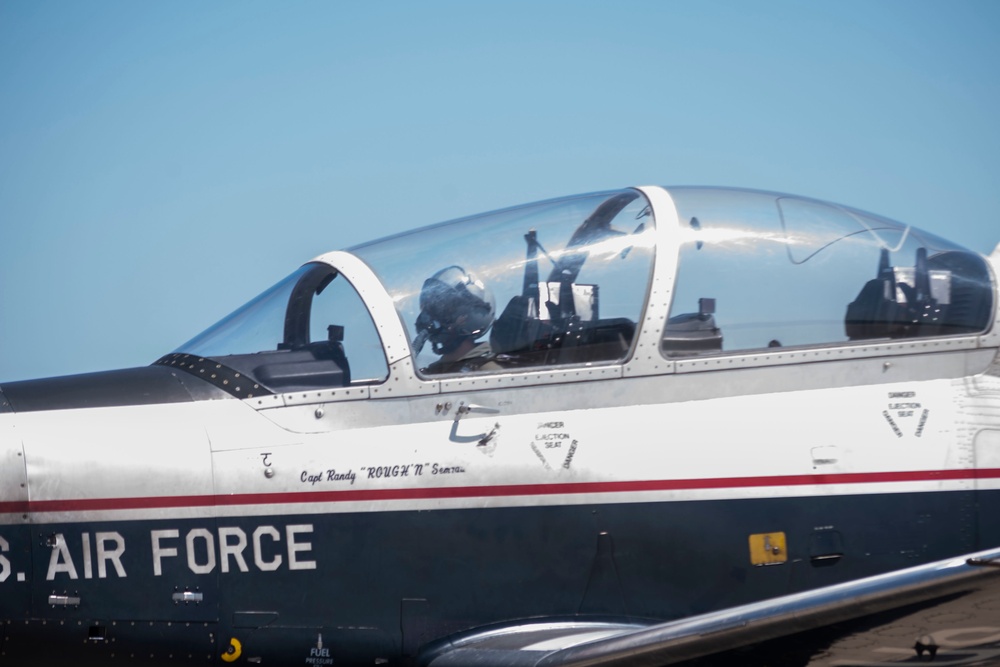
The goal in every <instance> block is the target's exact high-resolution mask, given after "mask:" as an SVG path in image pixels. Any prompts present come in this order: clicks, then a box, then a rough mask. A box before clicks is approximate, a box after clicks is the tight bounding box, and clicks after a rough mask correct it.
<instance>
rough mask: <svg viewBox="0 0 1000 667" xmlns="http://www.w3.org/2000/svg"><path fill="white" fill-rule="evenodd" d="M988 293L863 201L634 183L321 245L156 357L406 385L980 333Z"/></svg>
mask: <svg viewBox="0 0 1000 667" xmlns="http://www.w3.org/2000/svg"><path fill="white" fill-rule="evenodd" d="M994 294H995V291H994V287H993V281H992V277H991V273H990V270H989V267H988V265H987V263H986V261H985V260H984V259H983V258H982V257H981V256H979V255H976V254H974V253H971V252H969V251H966V250H963V249H962V248H959V247H957V246H955V245H954V244H951V243H949V242H947V241H944V240H942V239H940V238H937V237H935V236H933V235H930V234H926V233H924V232H921V231H919V230H916V229H913V228H912V227H909V226H906V225H903V224H900V223H897V222H894V221H891V220H887V219H884V218H880V217H878V216H874V215H871V214H868V213H864V212H861V211H857V210H854V209H850V208H846V207H842V206H838V205H834V204H828V203H824V202H819V201H815V200H810V199H803V198H799V197H793V196H788V195H780V194H774V193H764V192H755V191H747V190H736V189H724V188H692V187H683V188H664V189H660V188H641V189H627V190H617V191H609V192H601V193H595V194H589V195H581V196H576V197H568V198H563V199H554V200H549V201H543V202H539V203H535V204H528V205H524V206H518V207H513V208H508V209H504V210H501V211H496V212H492V213H486V214H482V215H477V216H471V217H468V218H463V219H460V220H455V221H451V222H446V223H442V224H439V225H435V226H432V227H427V228H424V229H420V230H416V231H413V232H408V233H404V234H400V235H397V236H393V237H390V238H387V239H383V240H380V241H375V242H372V243H368V244H364V245H361V246H357V247H355V248H352V249H350V251H347V252H334V253H330V254H328V255H324V256H321V257H319V258H317V260H315V261H314V262H311V263H309V264H307V265H305V266H304V267H302V268H301V269H299V270H298V271H296V272H295V273H293V274H292V275H291V276H289V277H288V278H286V279H285V280H284V281H282V282H280V283H278V284H277V285H276V286H274V287H273V288H271V289H270V290H268V291H267V292H265V293H263V294H262V295H261V296H259V297H258V298H257V299H255V300H254V301H252V302H250V303H249V304H247V305H246V306H244V307H243V308H241V309H240V310H238V311H236V312H235V313H234V314H233V315H231V316H229V317H228V318H226V319H224V320H222V321H221V322H220V323H218V324H217V325H215V326H214V327H212V328H210V329H209V330H207V331H206V332H204V333H203V334H201V335H199V336H198V337H196V338H195V339H193V340H192V341H189V342H188V343H186V344H185V345H183V346H181V348H179V349H178V350H177V351H176V352H174V353H172V354H170V355H167V356H165V357H164V358H162V359H161V360H159V361H158V362H157V363H159V364H163V365H168V366H174V367H177V368H182V369H184V370H185V371H187V372H190V373H193V374H195V375H197V376H199V377H202V378H204V379H206V380H208V381H209V382H211V383H212V384H215V385H216V386H218V387H220V388H222V389H224V390H226V391H227V392H228V393H230V394H232V395H235V396H237V397H240V398H251V397H254V396H261V395H267V394H271V393H286V392H298V391H307V390H313V389H322V388H352V387H374V386H376V385H379V384H380V383H383V382H384V381H386V380H387V379H388V378H390V377H392V376H393V372H392V369H394V368H401V367H400V366H398V364H406V365H407V368H408V369H409V371H408V372H407V375H409V376H412V382H415V383H418V384H419V383H427V382H433V381H436V380H438V379H447V378H454V377H464V376H467V375H470V374H471V375H472V376H478V375H489V374H511V373H523V372H537V371H540V370H541V371H553V372H555V371H561V370H562V369H572V368H579V367H589V366H595V365H597V366H611V367H618V368H622V367H624V366H627V365H630V364H631V365H632V367H639V366H642V368H641V369H640V370H639V371H638V372H639V373H640V374H646V375H648V374H651V373H657V372H669V371H670V369H671V367H672V366H671V360H678V361H679V360H683V359H690V358H691V357H700V356H706V355H733V354H736V355H739V354H750V353H753V352H754V351H758V352H759V351H760V350H771V351H775V350H778V351H780V350H782V349H788V348H803V347H805V348H809V347H816V346H829V347H831V348H833V347H836V348H843V347H845V346H848V347H849V346H851V345H856V344H864V343H870V342H872V341H896V340H909V339H913V338H928V337H939V336H969V335H977V334H980V333H982V332H984V331H987V330H989V329H990V326H991V323H992V318H993V317H994V303H993V300H994ZM638 348H642V350H643V351H642V356H641V359H640V355H639V354H638V353H637V352H636V350H637V349H638ZM657 348H658V351H656V352H651V350H654V349H657ZM650 369H652V370H650Z"/></svg>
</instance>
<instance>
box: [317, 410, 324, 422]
mask: <svg viewBox="0 0 1000 667" xmlns="http://www.w3.org/2000/svg"><path fill="white" fill-rule="evenodd" d="M322 418H323V408H316V419H322Z"/></svg>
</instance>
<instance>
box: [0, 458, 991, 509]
mask: <svg viewBox="0 0 1000 667" xmlns="http://www.w3.org/2000/svg"><path fill="white" fill-rule="evenodd" d="M996 478H1000V468H988V469H982V470H918V471H905V472H875V473H845V474H838V475H784V476H782V475H774V476H765V477H718V478H707V479H667V480H644V481H631V482H574V483H565V484H506V485H501V486H451V487H447V486H446V487H421V488H409V489H407V488H395V489H358V490H345V491H299V492H292V493H240V494H229V495H201V496H150V497H145V498H81V499H67V500H33V501H28V502H24V501H13V502H0V514H6V513H18V512H21V513H24V512H80V511H88V510H90V511H94V510H129V509H164V508H177V507H214V506H235V505H275V504H281V505H294V504H301V503H336V502H359V501H378V500H428V499H431V500H432V499H437V498H496V497H504V496H555V495H577V494H585V493H591V494H595V493H634V492H643V491H697V490H709V489H715V490H717V489H746V488H759V487H769V486H772V487H776V486H827V485H831V484H881V483H899V482H941V481H951V480H963V479H965V480H970V479H996Z"/></svg>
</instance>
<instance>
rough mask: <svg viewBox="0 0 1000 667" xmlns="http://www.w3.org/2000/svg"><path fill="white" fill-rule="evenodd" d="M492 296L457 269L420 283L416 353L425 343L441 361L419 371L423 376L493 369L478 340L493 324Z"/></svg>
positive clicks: (486, 348)
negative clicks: (429, 345)
mask: <svg viewBox="0 0 1000 667" xmlns="http://www.w3.org/2000/svg"><path fill="white" fill-rule="evenodd" d="M495 310H496V308H495V304H494V301H493V294H492V292H490V289H489V288H488V287H486V285H484V284H483V282H482V281H481V280H478V279H477V278H476V277H475V276H474V275H473V274H472V273H470V272H468V271H466V270H465V269H463V268H462V267H460V266H449V267H446V268H444V269H441V270H440V271H438V272H437V273H435V274H434V275H433V276H431V277H430V278H428V279H427V280H425V281H424V286H423V288H422V289H421V291H420V315H419V316H418V317H417V322H416V329H417V337H416V339H415V340H414V343H413V347H414V349H415V351H416V353H419V352H420V350H421V349H423V347H424V344H425V343H426V342H427V341H428V340H429V341H430V342H431V349H433V351H434V353H435V354H440V355H441V358H440V359H438V360H437V361H435V362H433V363H431V364H430V365H428V366H427V368H424V369H422V370H423V371H424V372H425V373H429V374H439V373H463V372H469V371H476V370H495V369H499V368H500V366H499V365H498V364H497V363H496V362H495V361H494V360H493V355H492V353H491V350H490V344H489V342H488V341H485V340H484V341H479V342H477V339H479V338H481V337H482V336H483V335H485V334H486V332H487V331H488V330H489V328H490V326H492V324H493V318H494V313H495Z"/></svg>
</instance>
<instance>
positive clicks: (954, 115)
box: [0, 0, 1000, 381]
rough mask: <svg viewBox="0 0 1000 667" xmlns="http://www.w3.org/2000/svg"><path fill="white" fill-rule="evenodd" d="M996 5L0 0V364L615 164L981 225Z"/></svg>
mask: <svg viewBox="0 0 1000 667" xmlns="http://www.w3.org/2000/svg"><path fill="white" fill-rule="evenodd" d="M998 34H1000V2H996V1H995V0H954V1H949V2H944V1H940V2H923V1H920V0H891V1H887V0H864V1H861V2H856V1H850V0H848V1H844V0H838V1H836V2H834V1H832V0H831V1H828V2H790V1H788V2H786V1H771V0H759V1H756V2H746V1H743V0H741V1H738V2H715V1H707V2H688V1H684V2H679V1H670V0H664V1H659V2H633V1H629V0H624V1H618V2H614V3H612V2H587V1H574V2H538V1H535V2H503V3H485V2H463V3H459V2H434V1H429V2H421V3H415V2H407V3H392V2H332V1H324V2H289V3H285V2H282V3H278V2H266V3H265V2H254V1H241V2H214V3H200V2H183V1H182V2H158V3H153V2H134V1H133V0H127V1H122V2H112V1H103V0H94V1H88V2H77V1H71V0H67V1H65V2H51V1H44V0H43V1H31V2H29V1H27V0H0V380H6V381H10V380H17V379H23V378H28V377H41V376H49V375H61V374H68V373H78V372H86V371H92V370H102V369H109V368H121V367H127V366H137V365H145V364H148V363H150V362H152V361H153V360H155V359H156V358H158V357H159V356H160V355H162V354H164V353H166V352H168V351H170V350H172V349H174V348H175V347H176V346H177V345H179V344H181V343H183V342H184V341H185V340H187V339H188V338H190V337H192V336H193V335H194V334H196V333H197V332H199V331H201V330H202V329H204V328H206V327H207V326H209V325H210V324H211V323H213V322H214V321H215V320H217V319H219V318H221V317H222V316H224V315H225V314H227V313H228V312H230V311H232V310H233V309H235V308H236V307H237V306H239V305H240V304H242V303H243V302H244V301H246V300H247V299H249V298H250V297H252V296H253V295H255V294H256V293H258V292H260V291H261V290H263V289H264V288H266V287H268V286H269V285H271V284H272V283H274V282H275V281H277V280H278V279H280V278H281V277H283V276H284V275H286V274H287V273H289V272H291V271H292V270H293V269H294V268H295V267H296V266H298V265H299V264H301V263H302V262H304V261H307V260H308V259H310V258H312V257H314V256H316V255H318V254H320V253H322V252H324V251H327V250H332V249H336V248H341V247H346V246H350V245H352V244H355V243H358V242H361V241H364V240H368V239H372V238H376V237H379V236H384V235H386V234H390V233H394V232H397V231H400V230H403V229H407V228H411V227H415V226H421V225H425V224H429V223H433V222H437V221H440V220H445V219H448V218H453V217H458V216H461V215H465V214H471V213H476V212H480V211H486V210H490V209H494V208H499V207H503V206H507V205H513V204H518V203H522V202H527V201H532V200H537V199H542V198H547V197H553V196H559V195H563V194H572V193H577V192H587V191H592V190H598V189H604V188H611V187H619V186H627V185H636V184H650V183H653V184H719V185H739V186H746V187H754V188H764V189H770V190H778V191H785V192H791V193H795V194H802V195H808V196H813V197H818V198H821V199H829V200H832V201H836V202H840V203H843V204H849V205H852V206H857V207H859V208H863V209H867V210H871V211H873V212H875V213H879V214H882V215H886V216H888V217H891V218H896V219H899V220H902V221H905V222H909V223H911V224H914V225H916V226H918V227H923V228H925V229H928V230H929V231H933V232H935V233H937V234H939V235H941V236H944V237H946V238H951V239H953V240H955V241H957V242H959V243H962V244H964V245H966V246H967V247H970V248H972V249H974V250H977V251H980V252H987V253H988V252H990V251H991V250H992V249H993V247H994V246H995V245H996V244H997V242H1000V39H998V38H997V35H998Z"/></svg>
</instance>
